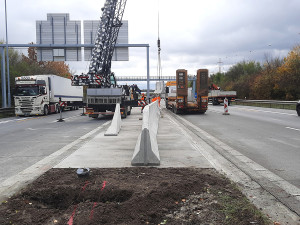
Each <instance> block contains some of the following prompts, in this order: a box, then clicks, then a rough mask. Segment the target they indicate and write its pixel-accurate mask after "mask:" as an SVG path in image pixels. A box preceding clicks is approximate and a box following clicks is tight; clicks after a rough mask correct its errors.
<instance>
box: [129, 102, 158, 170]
mask: <svg viewBox="0 0 300 225" xmlns="http://www.w3.org/2000/svg"><path fill="white" fill-rule="evenodd" d="M159 118H160V110H159V107H158V101H155V102H153V103H151V104H150V105H147V106H145V108H144V110H143V126H142V132H141V134H140V135H139V137H138V140H137V143H136V146H135V149H134V153H133V157H132V160H131V165H132V166H158V165H160V157H159V152H158V145H157V139H156V135H157V130H158V121H159Z"/></svg>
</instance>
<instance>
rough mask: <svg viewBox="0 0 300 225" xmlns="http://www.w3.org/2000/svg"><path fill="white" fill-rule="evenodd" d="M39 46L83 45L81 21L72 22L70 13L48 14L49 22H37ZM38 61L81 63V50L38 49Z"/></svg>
mask: <svg viewBox="0 0 300 225" xmlns="http://www.w3.org/2000/svg"><path fill="white" fill-rule="evenodd" d="M36 43H37V44H81V21H79V20H77V21H70V17H69V14H68V13H48V14H47V21H42V20H40V21H36ZM37 59H38V61H81V48H68V49H65V48H38V50H37Z"/></svg>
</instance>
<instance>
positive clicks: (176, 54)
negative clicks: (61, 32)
mask: <svg viewBox="0 0 300 225" xmlns="http://www.w3.org/2000/svg"><path fill="white" fill-rule="evenodd" d="M4 2H5V1H4V0H1V1H0V40H5V13H4ZM103 5H104V0H84V1H83V0H51V1H49V0H7V12H8V41H9V43H10V44H27V43H29V42H35V43H36V27H35V25H36V23H35V22H36V20H46V19H47V13H69V14H70V20H97V19H99V18H100V15H101V8H102V7H103ZM158 11H159V14H160V39H161V49H162V51H161V58H162V74H163V75H164V76H170V75H171V76H172V75H175V71H176V69H179V68H180V69H187V70H188V72H189V74H195V73H196V72H195V71H196V70H197V69H199V68H207V69H209V71H210V73H215V72H218V70H219V65H218V61H219V60H221V62H222V64H221V65H222V71H226V70H228V68H229V67H230V65H233V64H234V63H236V62H239V61H242V60H257V61H260V62H261V61H263V60H264V57H265V55H269V56H270V57H277V56H279V57H284V56H286V55H287V53H288V51H289V50H290V49H291V48H292V47H293V46H295V45H296V44H299V43H300V0H176V1H175V0H128V1H127V5H126V9H125V14H124V17H123V19H126V20H128V23H129V43H130V44H142V43H143V44H150V75H153V76H155V75H157V46H156V41H157V36H158V19H157V17H158ZM129 51H130V56H129V57H130V61H129V62H113V63H112V71H114V72H115V73H116V75H117V76H122V75H126V76H129V75H131V76H146V74H147V71H146V49H144V48H139V49H137V48H136V49H133V48H131V49H130V50H129ZM68 63H69V62H68ZM88 65H89V63H88V62H79V63H70V67H71V70H72V71H75V72H76V73H81V72H85V73H86V72H87V70H88Z"/></svg>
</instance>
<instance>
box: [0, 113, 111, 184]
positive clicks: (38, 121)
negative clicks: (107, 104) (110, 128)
mask: <svg viewBox="0 0 300 225" xmlns="http://www.w3.org/2000/svg"><path fill="white" fill-rule="evenodd" d="M81 113H82V111H81V110H76V111H66V112H63V113H62V116H63V118H65V122H57V119H59V118H60V116H59V114H51V115H48V116H33V117H11V118H5V119H0V167H1V170H0V183H1V182H3V181H4V180H5V179H7V178H9V177H10V176H13V175H16V174H17V173H19V172H20V171H22V170H24V169H26V168H28V167H30V166H31V165H33V164H35V163H36V162H38V161H40V160H42V159H43V158H45V157H47V156H49V155H51V154H52V153H53V152H56V151H57V150H59V149H61V148H62V147H64V146H65V145H67V144H69V143H71V142H73V141H75V140H77V139H78V138H79V137H81V136H83V135H85V134H86V133H88V132H89V131H91V130H93V129H95V128H96V127H99V126H100V125H102V124H104V123H105V122H106V121H108V120H110V119H111V118H107V117H101V118H99V119H92V118H89V117H87V116H81Z"/></svg>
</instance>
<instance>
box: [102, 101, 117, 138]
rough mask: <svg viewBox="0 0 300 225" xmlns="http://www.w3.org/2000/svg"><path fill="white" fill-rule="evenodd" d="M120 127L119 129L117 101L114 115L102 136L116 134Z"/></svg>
mask: <svg viewBox="0 0 300 225" xmlns="http://www.w3.org/2000/svg"><path fill="white" fill-rule="evenodd" d="M120 129H121V112H120V103H117V105H116V109H115V113H114V117H113V119H112V121H111V124H110V127H109V128H108V129H107V131H106V132H105V134H104V136H118V134H119V132H120Z"/></svg>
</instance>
